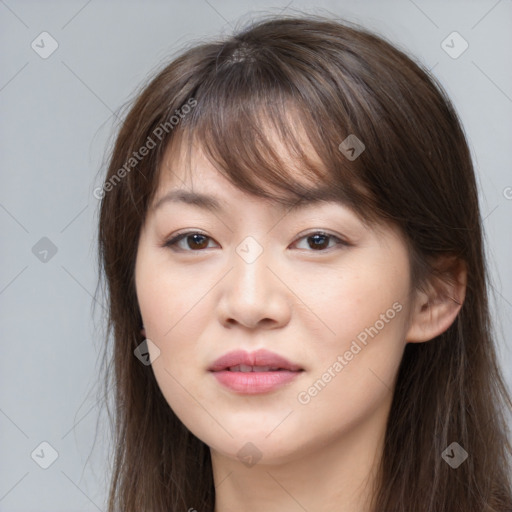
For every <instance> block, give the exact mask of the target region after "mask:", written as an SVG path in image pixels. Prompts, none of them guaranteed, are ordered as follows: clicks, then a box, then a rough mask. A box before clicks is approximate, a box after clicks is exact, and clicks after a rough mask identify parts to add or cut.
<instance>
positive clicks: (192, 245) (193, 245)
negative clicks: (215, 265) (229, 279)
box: [165, 231, 210, 251]
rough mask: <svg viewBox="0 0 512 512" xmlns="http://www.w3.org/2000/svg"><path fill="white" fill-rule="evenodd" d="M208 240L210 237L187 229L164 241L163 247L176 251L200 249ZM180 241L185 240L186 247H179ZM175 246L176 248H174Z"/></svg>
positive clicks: (205, 246) (206, 245) (206, 244)
mask: <svg viewBox="0 0 512 512" xmlns="http://www.w3.org/2000/svg"><path fill="white" fill-rule="evenodd" d="M208 240H210V237H208V236H206V235H203V234H202V233H197V232H195V231H189V232H187V233H181V234H180V235H178V236H176V237H174V238H172V239H171V240H169V241H168V242H166V243H165V247H170V248H172V249H173V250H177V251H200V250H202V249H206V248H207V247H208ZM181 241H185V242H186V247H187V248H183V246H181V247H180V246H179V245H178V244H179V243H180V242H181ZM175 247H177V248H176V249H175Z"/></svg>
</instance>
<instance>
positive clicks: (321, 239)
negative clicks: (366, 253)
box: [299, 231, 348, 252]
mask: <svg viewBox="0 0 512 512" xmlns="http://www.w3.org/2000/svg"><path fill="white" fill-rule="evenodd" d="M299 240H306V241H307V246H308V248H309V249H312V250H313V252H315V251H316V252H327V251H326V250H327V249H329V248H332V247H333V246H336V245H348V243H346V242H345V241H344V240H341V239H340V238H338V237H337V236H334V235H330V234H328V233H323V232H321V231H319V232H316V233H311V234H309V235H306V236H303V237H302V238H300V239H299ZM331 240H334V242H335V243H334V244H333V245H331V246H330V247H329V243H330V241H331Z"/></svg>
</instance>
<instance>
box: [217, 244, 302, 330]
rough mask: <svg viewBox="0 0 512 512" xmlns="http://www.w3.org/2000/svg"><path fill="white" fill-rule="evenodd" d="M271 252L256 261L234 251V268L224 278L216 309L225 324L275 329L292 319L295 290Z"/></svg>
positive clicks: (264, 252) (229, 326)
mask: <svg viewBox="0 0 512 512" xmlns="http://www.w3.org/2000/svg"><path fill="white" fill-rule="evenodd" d="M268 252H269V251H263V253H262V254H260V255H259V256H258V257H257V258H256V260H255V261H250V260H246V259H244V258H243V257H241V256H240V255H239V254H238V253H236V252H235V253H234V254H233V258H232V262H233V266H232V269H231V271H230V272H228V274H227V275H226V277H225V278H224V279H223V280H222V281H221V286H222V291H221V298H220V300H219V302H218V308H217V310H218V315H219V320H220V322H221V323H222V324H223V326H224V327H228V328H231V327H234V326H237V325H238V326H242V327H244V328H247V329H276V328H279V327H283V326H285V325H286V324H287V323H288V322H289V321H290V317H291V309H292V299H293V293H292V292H291V291H290V289H289V288H288V287H287V285H286V279H285V277H284V276H283V275H279V274H280V272H279V267H278V265H276V264H275V262H272V261H271V258H270V257H269V256H268ZM282 273H283V272H281V274H282Z"/></svg>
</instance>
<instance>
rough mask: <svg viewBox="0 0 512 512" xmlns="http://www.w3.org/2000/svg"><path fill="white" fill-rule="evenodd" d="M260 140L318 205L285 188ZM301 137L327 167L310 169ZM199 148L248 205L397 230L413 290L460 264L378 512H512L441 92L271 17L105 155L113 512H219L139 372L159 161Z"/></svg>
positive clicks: (180, 62)
mask: <svg viewBox="0 0 512 512" xmlns="http://www.w3.org/2000/svg"><path fill="white" fill-rule="evenodd" d="M187 105H188V108H185V106H187ZM265 122H266V123H270V124H271V126H272V127H273V128H274V129H275V130H276V133H278V134H279V136H280V137H281V140H282V141H284V143H285V144H286V147H287V148H289V150H290V152H291V153H292V154H293V155H295V156H296V157H297V158H298V159H300V162H301V168H302V170H303V171H304V172H305V173H308V174H309V176H311V177H314V178H315V183H318V184H319V185H318V188H317V189H308V188H305V187H304V186H301V185H300V184H299V183H298V180H294V179H293V171H290V169H287V168H286V166H285V165H284V163H283V161H282V159H281V158H280V156H279V154H278V152H277V151H276V150H275V148H272V147H271V144H269V140H268V139H267V138H266V137H265V130H264V128H263V127H264V123H265ZM299 125H300V126H301V127H302V128H303V129H304V131H305V133H307V136H308V138H309V141H310V143H311V146H312V147H313V148H314V150H315V152H316V154H317V155H318V156H319V158H320V161H321V163H320V164H318V162H316V163H315V162H313V161H311V159H309V158H308V155H306V152H305V151H304V147H303V146H302V145H301V142H300V141H299V139H298V136H297V133H298V132H297V127H298V126H299ZM265 126H267V125H265ZM349 135H355V136H356V137H357V138H358V139H359V140H360V141H362V142H363V143H364V145H365V149H364V151H363V152H362V153H361V154H360V156H359V157H358V158H357V159H351V158H347V154H344V152H343V151H341V150H340V147H339V146H340V143H341V142H342V141H344V140H345V139H346V138H347V137H348V136H349ZM193 141H198V142H199V143H200V144H201V147H202V148H203V149H204V150H205V151H206V154H207V156H208V158H209V159H210V160H211V162H212V163H213V165H215V166H216V167H217V168H218V170H219V171H220V172H222V173H223V174H224V175H225V176H226V177H227V178H228V179H229V180H231V182H232V183H233V184H235V185H236V186H237V187H239V188H240V189H241V190H244V191H247V192H249V193H252V194H255V195H257V196H260V197H270V198H274V199H276V200H278V201H284V202H293V201H292V200H291V199H290V197H292V198H295V199H299V198H306V199H307V198H312V197H315V194H316V192H317V190H318V189H328V190H330V191H331V193H332V196H333V197H340V196H343V198H344V199H345V201H346V202H348V204H350V205H351V206H352V207H353V209H354V211H355V212H356V213H357V214H358V215H360V216H361V218H363V219H364V220H365V221H367V222H370V223H371V222H378V221H385V222H389V223H393V224H395V225H396V226H398V227H399V228H400V229H401V231H402V232H403V234H404V236H405V239H406V240H407V243H408V246H409V253H410V261H411V279H412V283H413V285H414V286H415V287H416V288H421V287H422V286H423V285H424V284H425V283H426V282H427V279H428V278H429V277H432V276H433V275H434V272H435V265H434V262H435V261H436V258H437V257H439V256H441V255H448V256H451V257H453V258H455V259H457V260H461V261H463V262H464V263H465V265H466V268H467V272H468V276H467V290H466V296H465V301H464V304H463V306H462V309H461V311H460V312H459V314H458V316H457V318H456V320H455V322H454V323H453V324H452V325H451V326H450V328H449V329H448V330H447V331H445V332H444V333H443V334H442V335H440V336H438V337H437V338H436V339H435V340H433V341H430V342H425V343H409V344H407V345H406V348H405V353H404V356H403V360H402V362H401V366H400V368H399V372H398V376H397V383H396V388H395V391H394V399H393V403H392V406H391V410H390V414H389V420H388V424H387V429H386V437H385V446H384V453H383V457H382V461H381V466H380V468H379V469H380V472H379V476H380V478H379V489H378V492H377V493H376V496H375V499H374V505H373V510H374V511H375V512H411V511H412V510H414V511H415V512H456V511H464V512H473V511H474V512H498V511H499V512H503V511H505V510H507V509H512V497H511V492H512V491H511V482H510V454H511V447H510V442H509V438H508V429H507V422H506V419H507V415H506V413H507V412H508V411H510V409H511V408H512V403H511V400H510V396H509V394H508V391H507V389H506V386H505V384H504V381H503V378H502V375H501V373H500V369H499V366H498V364H497V360H496V352H495V347H494V342H493V339H494V334H493V328H492V325H491V320H490V314H489V306H488V297H487V293H488V289H487V286H488V284H487V279H488V278H487V269H486V262H485V255H484V250H483V242H482V224H481V222H482V221H481V215H480V211H479V205H478V195H477V187H476V183H475V175H474V169H473V165H472V161H471V156H470V152H469V149H468V145H467V142H466V139H465V135H464V132H463V130H462V128H461V125H460V122H459V120H458V117H457V114H456V113H455V111H454V108H453V106H452V104H451V102H450V101H449V99H448V98H447V96H446V94H445V93H444V91H443V89H442V87H441V86H440V84H439V83H438V82H437V81H436V79H435V78H434V77H432V76H431V75H430V74H429V73H428V72H427V71H426V70H425V69H423V67H422V66H421V65H420V64H418V63H415V62H414V61H413V60H412V59H411V58H410V57H408V56H406V54H405V53H404V52H402V51H400V50H398V49H397V48H395V47H394V46H393V45H391V44H390V43H388V42H387V41H385V40H384V39H383V38H381V37H377V36H376V35H373V34H371V33H369V32H367V31H366V30H364V29H361V28H360V27H357V26H354V25H352V24H348V23H345V22H338V21H333V20H330V19H326V18H321V17H318V16H304V17H301V16H299V17H283V16H279V17H271V18H270V19H263V20H260V21H259V22H257V23H254V24H253V25H252V26H249V27H248V28H245V29H243V30H240V31H239V32H238V33H237V34H236V35H234V36H231V37H227V38H225V39H222V40H219V41H214V42H208V43H203V44H199V45H196V46H194V47H192V48H189V49H187V50H186V51H184V52H183V53H182V54H181V55H179V56H178V57H177V58H175V59H174V60H173V61H172V62H171V63H170V64H168V65H166V66H165V67H164V68H163V69H162V70H161V71H160V72H158V74H157V75H156V76H155V77H154V78H153V79H152V80H151V81H150V83H149V84H148V85H146V86H145V87H144V89H143V90H142V92H140V93H139V94H138V95H137V97H136V99H135V100H134V102H133V104H132V106H131V108H130V110H129V112H128V114H127V115H126V117H125V119H124V122H123V123H122V126H121V128H120V130H119V133H118V135H117V139H116V141H115V144H114V147H113V149H112V152H111V156H110V163H109V167H108V172H107V176H106V177H105V182H104V186H103V189H102V190H101V192H100V197H102V201H101V209H100V222H99V255H100V271H101V273H102V277H104V279H105V284H106V293H107V300H108V307H109V319H108V332H107V344H106V349H105V358H107V357H108V358H109V359H108V362H107V364H106V365H105V368H106V371H105V376H104V378H105V382H104V384H105V395H106V396H113V400H114V408H115V410H114V411H113V413H114V416H115V433H114V435H115V438H114V450H115V452H114V458H113V468H112V479H111V487H110V494H109V501H108V510H109V512H114V511H123V512H132V511H133V512H135V511H140V510H144V511H159V512H163V511H164V510H173V511H178V510H188V509H189V508H190V507H192V506H194V507H195V508H197V509H198V510H204V511H213V508H214V502H215V489H214V483H213V477H212V470H211V459H210V452H209V448H208V446H206V445H205V444H204V443H203V442H202V441H201V440H199V439H198V438H196V437H195V436H194V435H193V434H192V433H191V432H190V431H189V430H188V429H187V428H186V427H185V426H184V425H183V424H182V423H181V421H180V420H179V419H178V418H177V417H176V416H175V414H174V413H173V411H172V410H171V408H170V407H169V405H168V403H167V402H166V400H165V399H164V397H163V395H162V393H161V392H160V389H159V387H158V385H157V383H156V380H155V377H154V375H153V372H152V369H151V366H146V365H144V364H142V363H141V361H140V360H139V359H138V358H137V357H135V356H134V350H135V349H136V348H137V347H138V346H139V344H140V343H141V342H142V341H143V339H144V337H143V336H142V335H141V333H140V329H141V315H140V311H139V307H138V303H137V296H136V291H135V285H134V267H135V258H136V253H137V246H138V238H139V233H140V231H141V227H142V225H143V223H144V220H145V215H146V212H147V209H148V206H149V205H150V202H151V201H152V199H153V197H154V192H155V189H156V185H157V183H158V177H159V169H160V166H161V162H162V156H163V153H164V151H165V150H166V149H167V148H168V147H169V144H170V143H171V142H172V143H173V144H175V143H176V145H177V146H178V145H179V147H180V148H189V149H190V147H191V143H192V142H193ZM142 147H146V148H147V151H141V148H142ZM173 147H174V146H173ZM142 153H144V156H141V154H142ZM134 154H136V155H137V156H134ZM133 158H135V160H136V161H135V160H131V159H133ZM123 169H124V171H123ZM265 185H267V186H265ZM269 190H270V191H272V190H273V191H275V190H280V191H283V192H284V194H282V195H279V194H273V193H271V192H269ZM440 277H442V276H440ZM111 343H112V345H111ZM108 349H111V350H110V351H109V350H108ZM107 404H108V401H107ZM109 414H110V413H109ZM454 441H456V442H457V443H458V444H459V445H460V446H462V447H463V448H464V450H465V451H466V452H467V453H468V454H469V457H468V459H467V460H466V461H465V462H464V463H463V464H461V465H460V466H459V467H458V468H457V469H454V468H452V467H450V465H448V464H447V463H446V462H445V460H443V458H442V457H441V454H442V452H443V451H444V450H445V448H446V447H447V446H449V445H450V444H451V443H452V442H454Z"/></svg>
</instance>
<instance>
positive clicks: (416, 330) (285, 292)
mask: <svg viewBox="0 0 512 512" xmlns="http://www.w3.org/2000/svg"><path fill="white" fill-rule="evenodd" d="M192 157H193V158H192V161H191V164H192V165H191V168H189V169H186V165H185V160H184V159H183V158H182V157H181V155H179V154H176V152H173V153H171V152H170V151H169V150H168V152H167V154H166V158H165V162H166V164H165V166H164V169H162V172H161V175H160V181H159V184H158V189H157V193H156V196H155V201H154V202H153V204H156V202H157V201H158V200H159V199H160V198H161V197H162V196H163V195H164V194H165V193H167V192H168V191H169V190H171V189H176V188H186V189H188V190H192V189H193V190H194V191H195V192H204V193H207V194H210V195H215V196H216V197H218V198H220V199H221V201H222V202H223V205H224V207H225V211H224V212H223V213H219V212H215V213H213V212H209V211H206V210H201V209H200V208H198V207H196V206H193V205H186V204H178V203H170V202H168V203H164V205H162V206H161V207H160V208H158V209H150V210H149V212H148V216H147V220H146V223H145V225H144V227H143V230H142V232H141V236H140V240H139V247H138V254H137V261H136V269H135V281H136V290H137V297H138V301H139V306H140V310H141V314H142V318H143V322H144V326H145V335H146V336H147V338H148V339H150V340H151V341H152V343H154V345H153V348H152V346H151V344H150V352H151V356H152V359H153V363H152V368H153V371H154V375H155V378H156V380H157V382H158V385H159V387H160V388H161V390H162V393H163V395H164V396H165V398H166V400H167V402H168V404H169V406H170V407H171V408H172V409H173V411H174V412H175V413H176V415H177V416H178V417H179V418H180V420H181V421H182V422H183V423H184V424H185V425H186V426H187V428H188V429H189V430H190V431H191V432H193V433H194V435H196V436H197V437H198V438H199V439H201V440H202V441H203V442H204V443H206V444H207V445H208V446H209V447H210V450H211V455H212V464H213V472H214V481H215V485H216V505H215V511H216V512H234V511H235V510H236V511H239V510H244V511H246V512H251V511H261V510H265V511H269V512H273V511H280V512H283V511H289V512H292V511H293V512H295V511H297V512H299V511H304V510H308V511H333V510H336V511H340V512H344V511H346V512H349V511H350V512H363V511H368V510H369V508H368V507H369V505H368V499H369V497H370V496H371V495H372V492H373V488H374V485H375V483H376V478H375V468H376V463H377V462H378V460H379V458H380V456H381V452H382V446H383V438H384V434H385V425H386V419H387V416H388V413H389V409H390V404H391V400H392V395H393V386H394V381H395V377H396V373H397V368H398V365H399V363H400V360H401V357H402V353H403V350H404V347H405V344H406V343H407V342H422V341H427V340H430V339H432V338H433V337H434V336H436V335H437V334H439V333H441V332H443V331H444V330H446V329H447V328H448V327H449V325H450V324H451V323H452V322H453V320H454V319H455V317H456V315H457V313H458V311H459V309H460V305H458V304H456V303H455V301H452V300H446V299H444V298H440V299H439V300H432V298H433V295H426V294H425V293H423V292H421V293H420V292H414V293H411V289H412V288H411V282H410V276H409V257H408V253H407V249H406V245H405V242H404V240H403V238H402V236H401V234H400V233H399V232H398V231H397V230H395V229H394V228H392V227H390V226H383V227H381V228H380V230H379V231H377V230H373V229H370V228H368V227H365V225H364V224H363V223H362V222H361V221H360V220H359V219H358V218H357V216H356V215H355V214H354V213H353V212H352V211H351V210H350V209H348V208H347V207H345V206H343V205H340V204H337V203H327V204H325V203H322V204H316V205H313V206H310V207H306V208H304V209H302V210H298V211H296V212H293V213H289V214H286V211H284V210H283V209H282V208H280V207H279V205H276V204H275V203H273V202H271V201H268V200H266V199H262V198H258V197H255V196H251V195H248V194H246V193H245V192H242V191H241V190H239V189H237V188H235V187H234V186H233V185H232V184H231V183H230V182H229V181H228V180H227V179H226V178H225V177H224V176H222V175H221V174H220V173H219V172H218V171H217V170H216V169H215V168H214V167H213V166H212V165H211V164H210V162H209V161H208V160H207V159H206V158H205V157H204V155H203V154H202V153H201V151H200V148H196V150H195V151H194V152H193V155H192ZM297 179H301V178H300V175H299V174H298V173H297ZM320 230H325V231H327V232H328V233H329V234H332V235H334V236H337V237H338V238H340V239H342V240H346V241H348V242H349V243H350V245H349V246H345V245H336V239H329V238H327V239H323V240H324V242H325V247H326V248H324V249H316V248H315V247H314V241H311V239H309V241H310V243H309V244H308V238H307V237H305V236H306V235H308V236H310V235H312V234H314V233H316V232H318V231H320ZM178 231H179V232H184V231H200V232H201V233H202V234H204V235H205V236H207V237H209V238H206V239H200V243H198V242H197V241H196V245H194V239H191V238H190V237H189V238H188V242H187V239H182V240H181V242H179V244H178V246H179V247H181V249H182V250H181V251H176V252H175V251H173V250H172V248H171V247H165V242H166V241H167V240H169V239H170V238H171V237H172V236H174V234H176V233H178ZM247 236H251V237H253V238H254V239H255V240H256V241H257V242H258V243H259V244H260V246H261V248H262V249H263V252H262V253H261V255H260V256H259V257H258V258H257V259H256V260H255V261H254V262H252V263H250V264H249V263H247V262H246V261H245V260H244V259H243V258H242V257H241V256H240V255H239V254H238V253H237V252H236V248H237V247H238V246H239V244H240V243H241V242H242V241H243V240H244V239H245V238H246V237H247ZM198 245H199V246H200V247H205V248H197V247H198ZM187 251H188V252H187ZM458 277H459V278H460V279H459V281H460V285H453V287H452V288H450V289H444V290H443V291H444V292H446V295H450V296H451V297H456V298H457V300H458V302H460V303H462V301H463V295H464V289H465V288H464V287H465V281H464V275H463V273H462V274H460V275H459V276H458ZM446 286H448V285H446ZM432 294H438V295H439V296H440V297H441V294H440V293H439V289H437V290H434V289H433V291H432ZM436 296H437V295H436ZM396 303H398V304H400V306H401V310H400V311H399V312H396V314H395V315H394V318H392V319H389V318H388V320H389V321H388V322H386V323H385V326H384V327H383V328H382V329H380V330H379V332H378V334H377V335H376V336H374V337H373V338H369V340H368V342H367V344H366V345H365V346H364V345H362V344H361V343H359V345H360V346H361V347H362V348H361V350H360V351H359V352H358V353H357V354H355V355H354V356H353V358H351V360H350V361H346V358H345V361H346V362H347V364H346V365H344V366H343V369H342V371H339V372H336V371H333V370H332V367H333V364H334V363H335V362H336V361H337V360H338V359H337V358H338V356H340V355H341V356H343V355H344V354H345V353H346V351H348V350H349V349H350V347H351V343H352V342H353V340H355V339H356V337H357V335H358V334H360V333H361V332H362V331H364V330H365V328H369V327H370V326H374V325H375V324H376V321H377V320H379V319H380V318H381V315H382V314H385V312H386V311H387V310H389V309H390V308H392V305H393V304H395V306H396ZM379 325H380V324H379ZM154 347H158V350H159V351H160V352H159V354H158V351H157V350H156V349H155V348H154ZM260 348H266V349H268V350H271V351H274V352H276V353H278V354H280V355H282V356H284V357H286V358H287V359H289V360H290V361H292V362H294V363H297V364H299V365H300V366H301V367H302V368H303V369H304V370H305V371H303V372H302V373H301V374H300V375H299V376H298V377H297V378H295V379H294V380H293V381H292V382H290V383H288V384H286V385H284V386H283V387H281V388H279V389H277V390H274V391H271V392H268V393H264V394H260V395H243V394H237V393H235V392H233V391H231V390H229V389H227V388H225V387H223V386H222V385H221V384H219V383H218V382H217V380H216V379H215V378H214V377H213V375H212V374H211V373H210V372H208V371H207V368H208V367H209V365H211V364H212V363H213V361H215V359H217V358H218V357H219V356H221V355H223V354H225V353H226V352H229V351H231V350H236V349H242V350H246V351H248V352H252V351H254V350H258V349H260ZM329 368H331V377H332V375H334V377H332V378H331V379H330V381H329V382H328V383H327V384H326V385H325V387H323V388H322V389H321V390H320V391H319V392H317V394H316V395H315V396H310V395H309V396H310V400H309V401H308V402H307V403H301V402H300V401H299V400H298V396H299V394H300V393H301V392H302V393H303V394H302V396H303V397H304V396H305V395H304V392H305V391H307V390H308V389H309V388H310V386H311V385H312V384H313V383H314V382H315V381H317V380H318V379H319V378H321V377H322V375H324V374H325V372H326V371H328V369H329ZM248 442H250V443H252V445H250V446H251V447H250V448H246V449H248V450H249V452H250V453H252V454H253V455H254V456H255V457H256V458H257V454H260V455H261V458H260V459H259V460H257V463H256V464H254V465H251V466H250V467H249V466H247V465H246V464H244V463H243V461H242V460H241V459H240V458H239V457H238V456H237V452H238V451H239V450H240V449H241V448H242V447H243V446H244V445H246V443H248ZM253 446H254V447H256V449H255V448H254V447H253ZM190 507H191V508H192V509H193V508H194V503H191V504H190Z"/></svg>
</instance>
